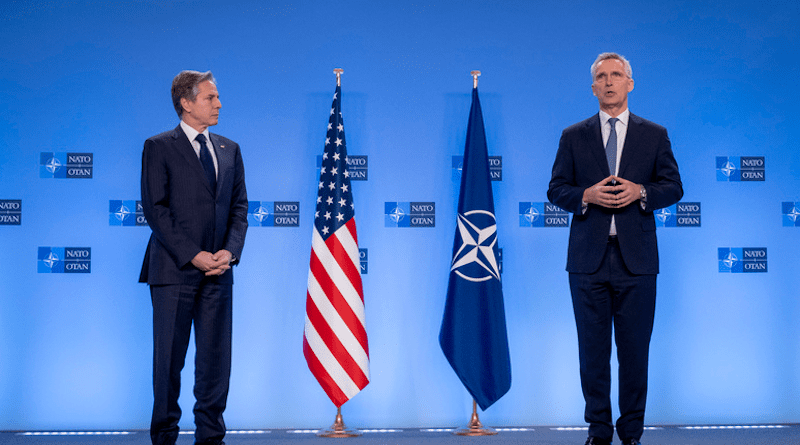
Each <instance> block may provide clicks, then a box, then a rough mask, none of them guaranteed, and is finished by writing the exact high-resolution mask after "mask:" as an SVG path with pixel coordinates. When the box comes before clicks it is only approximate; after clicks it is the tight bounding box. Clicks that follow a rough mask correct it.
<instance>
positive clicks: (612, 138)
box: [606, 117, 619, 175]
mask: <svg viewBox="0 0 800 445" xmlns="http://www.w3.org/2000/svg"><path fill="white" fill-rule="evenodd" d="M618 120H619V119H617V118H616V117H612V118H611V119H609V120H608V123H609V124H611V133H609V135H608V142H606V160H607V161H608V171H609V172H611V174H612V175H615V174H617V121H618Z"/></svg>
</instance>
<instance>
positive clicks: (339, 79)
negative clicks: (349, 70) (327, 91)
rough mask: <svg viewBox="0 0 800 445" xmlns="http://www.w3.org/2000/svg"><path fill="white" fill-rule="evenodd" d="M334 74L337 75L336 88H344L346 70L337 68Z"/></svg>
mask: <svg viewBox="0 0 800 445" xmlns="http://www.w3.org/2000/svg"><path fill="white" fill-rule="evenodd" d="M333 72H334V73H336V86H337V87H340V86H342V73H343V72H344V70H343V69H341V68H336V69H334V70H333Z"/></svg>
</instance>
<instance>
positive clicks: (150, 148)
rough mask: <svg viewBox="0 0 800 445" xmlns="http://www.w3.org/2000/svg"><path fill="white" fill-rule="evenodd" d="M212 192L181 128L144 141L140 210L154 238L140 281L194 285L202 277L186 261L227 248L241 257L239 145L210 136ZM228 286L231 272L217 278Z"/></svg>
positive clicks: (243, 194) (243, 196) (243, 195)
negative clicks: (213, 170)
mask: <svg viewBox="0 0 800 445" xmlns="http://www.w3.org/2000/svg"><path fill="white" fill-rule="evenodd" d="M209 135H210V139H211V142H212V143H213V144H214V149H215V150H216V155H217V163H218V173H217V190H216V193H213V191H212V190H211V186H210V184H209V182H208V180H207V179H206V177H205V175H204V174H203V166H202V164H201V163H200V160H199V159H198V157H197V154H196V153H195V151H194V149H193V148H192V144H191V143H190V142H189V139H188V137H187V136H186V134H185V133H184V132H183V130H182V129H181V127H180V125H178V127H176V128H175V129H174V130H171V131H167V132H164V133H161V134H159V135H157V136H153V137H151V138H149V139H147V140H146V141H145V143H144V150H143V152H142V208H143V211H144V216H145V218H147V223H148V224H149V225H150V229H151V230H152V231H153V234H152V235H151V236H150V242H149V243H148V245H147V251H146V252H145V257H144V263H143V264H142V271H141V274H140V276H139V281H140V282H146V283H149V284H197V283H200V281H201V280H202V279H203V277H204V276H205V275H204V273H203V272H201V271H200V270H198V269H197V268H195V267H194V266H193V265H192V264H191V261H192V259H193V258H194V257H195V255H197V254H198V253H200V252H201V251H207V252H211V253H214V252H217V251H219V250H221V249H226V250H228V251H229V252H231V253H232V254H233V257H234V259H235V260H234V263H236V262H238V260H239V258H241V254H242V248H243V247H244V238H245V234H246V233H247V189H246V188H245V183H244V164H243V163H242V155H241V152H240V151H239V145H238V144H236V143H235V142H233V141H231V140H230V139H227V138H224V137H222V136H219V135H216V134H211V133H209ZM216 280H217V282H219V283H232V282H233V270H232V269H231V270H228V271H227V272H225V273H224V274H222V275H221V276H219V277H217V278H216Z"/></svg>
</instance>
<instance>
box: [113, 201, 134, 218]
mask: <svg viewBox="0 0 800 445" xmlns="http://www.w3.org/2000/svg"><path fill="white" fill-rule="evenodd" d="M130 214H131V211H130V210H128V208H127V207H125V206H124V205H123V206H120V208H119V210H117V211H116V212H114V216H116V217H117V219H118V220H120V221H123V220H125V217H126V216H128V215H130Z"/></svg>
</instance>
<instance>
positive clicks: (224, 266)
mask: <svg viewBox="0 0 800 445" xmlns="http://www.w3.org/2000/svg"><path fill="white" fill-rule="evenodd" d="M232 259H233V254H231V253H230V252H228V251H227V250H225V249H222V250H220V251H218V252H217V253H214V254H212V253H211V252H206V251H205V250H204V251H202V252H200V253H198V254H197V255H195V257H194V258H193V259H192V265H194V267H196V268H198V269H200V270H201V271H203V272H205V274H206V276H207V277H211V276H217V275H222V274H224V273H225V271H227V270H228V269H230V268H231V260H232Z"/></svg>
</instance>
